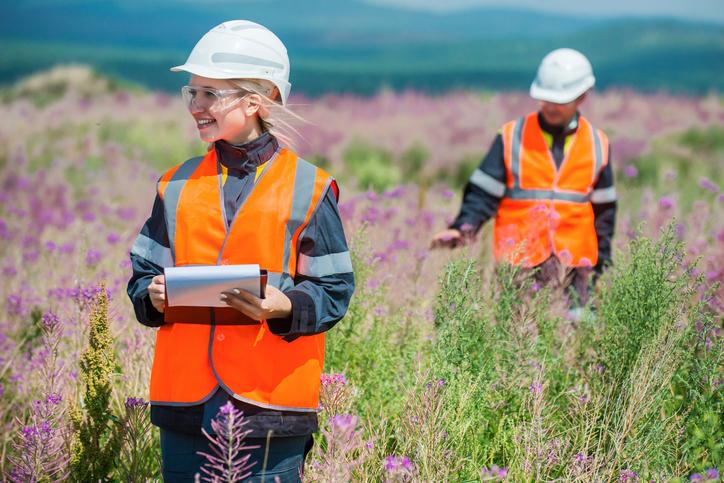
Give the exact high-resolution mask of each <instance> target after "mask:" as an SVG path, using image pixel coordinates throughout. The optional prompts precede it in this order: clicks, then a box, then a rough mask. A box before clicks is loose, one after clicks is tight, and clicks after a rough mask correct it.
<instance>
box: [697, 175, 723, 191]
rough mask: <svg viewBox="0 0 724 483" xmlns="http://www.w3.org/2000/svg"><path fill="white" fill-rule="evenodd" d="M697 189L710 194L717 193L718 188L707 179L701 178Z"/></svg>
mask: <svg viewBox="0 0 724 483" xmlns="http://www.w3.org/2000/svg"><path fill="white" fill-rule="evenodd" d="M699 187H700V188H703V189H705V190H707V191H711V192H712V193H718V192H719V187H718V186H717V185H716V183H714V182H713V181H712V180H710V179H709V178H701V179H700V180H699Z"/></svg>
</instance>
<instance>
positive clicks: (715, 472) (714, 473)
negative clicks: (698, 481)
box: [704, 468, 719, 481]
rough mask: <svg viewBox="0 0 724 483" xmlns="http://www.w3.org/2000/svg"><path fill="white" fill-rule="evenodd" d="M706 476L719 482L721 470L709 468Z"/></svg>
mask: <svg viewBox="0 0 724 483" xmlns="http://www.w3.org/2000/svg"><path fill="white" fill-rule="evenodd" d="M704 474H705V475H706V477H707V478H708V479H710V480H714V481H717V480H718V479H719V470H717V469H716V468H709V469H708V470H706V472H705V473H704Z"/></svg>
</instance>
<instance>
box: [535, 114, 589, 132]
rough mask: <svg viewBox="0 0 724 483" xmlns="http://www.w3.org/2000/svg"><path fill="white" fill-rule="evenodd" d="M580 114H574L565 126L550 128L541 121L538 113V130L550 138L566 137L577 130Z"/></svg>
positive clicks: (541, 117)
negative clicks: (550, 136)
mask: <svg viewBox="0 0 724 483" xmlns="http://www.w3.org/2000/svg"><path fill="white" fill-rule="evenodd" d="M579 116H580V113H578V112H576V114H575V115H574V116H573V118H572V119H571V120H570V122H569V123H568V124H567V125H565V126H551V125H550V124H548V123H547V122H546V120H545V119H543V115H542V114H541V113H540V112H538V124H539V125H540V128H541V129H542V130H544V131H545V132H547V133H548V134H550V135H552V136H561V135H563V136H568V135H569V134H573V133H574V132H576V129H578V117H579Z"/></svg>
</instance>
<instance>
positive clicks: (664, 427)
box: [0, 68, 724, 482]
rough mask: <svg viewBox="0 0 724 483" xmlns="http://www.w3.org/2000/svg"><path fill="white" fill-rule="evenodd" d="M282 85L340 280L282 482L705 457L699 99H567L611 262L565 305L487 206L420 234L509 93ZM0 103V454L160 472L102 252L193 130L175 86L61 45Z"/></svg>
mask: <svg viewBox="0 0 724 483" xmlns="http://www.w3.org/2000/svg"><path fill="white" fill-rule="evenodd" d="M293 104H294V106H293V108H294V109H295V111H296V112H297V113H298V114H300V115H301V116H302V117H304V118H305V119H306V120H307V121H308V122H306V123H303V124H297V129H298V131H299V136H298V138H297V139H296V140H295V147H296V149H297V150H298V151H299V152H300V153H302V154H303V155H304V156H305V157H307V158H308V159H310V160H313V161H315V162H316V163H319V164H321V165H323V166H325V167H326V168H327V169H328V170H330V171H331V172H332V173H333V174H334V175H335V176H336V177H337V178H338V179H339V181H340V186H341V199H340V212H341V215H342V218H343V221H344V224H345V230H346V233H347V238H348V240H349V241H350V245H351V250H352V253H353V262H354V266H355V271H356V277H357V284H358V289H357V292H356V294H355V297H354V299H353V303H352V306H351V307H350V310H349V313H348V315H347V316H346V317H345V319H343V320H342V321H341V322H340V323H339V324H338V325H337V326H336V327H335V328H334V329H333V330H332V331H330V333H329V334H328V338H327V361H326V368H325V375H324V376H323V379H322V412H321V413H320V423H321V426H322V430H321V432H320V434H319V435H318V437H317V439H316V441H317V444H316V445H315V449H314V451H313V453H312V454H311V457H310V458H309V459H308V460H307V468H306V472H305V479H308V480H309V481H319V482H327V481H328V482H339V481H500V480H506V481H552V480H555V481H580V482H589V481H638V480H641V481H689V480H691V481H718V480H719V473H718V472H719V471H720V470H721V469H722V465H723V464H724V463H723V462H722V452H723V450H724V448H723V447H722V446H723V441H724V426H723V425H722V414H724V407H723V405H722V389H723V381H724V378H723V376H722V332H721V331H722V314H723V313H724V310H723V309H724V289H723V288H722V285H721V283H722V282H724V190H723V189H722V187H724V101H723V100H722V98H720V97H719V96H717V95H713V94H712V95H709V96H706V97H697V98H688V97H671V96H667V95H663V94H655V95H654V94H649V95H642V94H637V93H633V92H628V91H609V92H605V93H596V94H594V95H593V96H592V97H591V98H590V99H589V100H588V101H587V103H586V104H585V105H584V108H583V112H584V114H585V115H586V116H587V117H588V118H589V119H591V120H592V121H593V123H595V124H596V125H598V126H599V127H601V128H602V129H603V130H604V131H606V132H607V133H608V135H609V137H610V138H611V144H612V156H613V163H614V166H615V171H616V175H617V186H618V192H619V198H620V201H619V217H618V224H617V234H616V238H615V241H614V245H615V254H614V257H615V260H614V261H615V264H614V267H613V268H612V269H611V270H609V271H608V272H607V273H606V274H605V275H604V276H603V277H602V279H601V280H600V282H599V284H598V286H597V290H596V293H595V296H594V297H593V300H592V302H591V303H592V305H593V307H594V308H593V309H592V311H590V312H588V315H587V316H586V317H584V318H583V319H582V320H580V321H572V320H569V319H567V318H566V316H565V313H566V312H565V310H564V307H563V306H562V303H561V297H560V294H559V293H558V292H559V291H560V290H559V289H558V288H557V287H555V286H549V287H539V286H538V285H537V284H534V283H533V282H532V280H529V279H526V277H525V276H524V274H521V273H519V272H518V271H516V270H515V269H514V268H512V267H497V268H496V267H495V266H494V264H493V262H492V259H491V253H490V252H491V251H490V247H491V244H490V236H491V229H490V227H489V226H486V227H484V229H483V230H482V231H481V234H480V236H479V237H478V240H477V241H476V242H475V243H473V244H472V245H469V246H467V247H465V248H463V249H460V250H457V251H448V250H438V251H430V250H429V247H428V245H429V240H430V237H431V236H432V234H433V233H434V232H435V231H437V230H440V229H442V228H444V227H445V226H446V223H448V222H449V221H450V220H451V219H452V218H453V217H454V216H455V214H456V213H457V209H458V207H459V202H460V188H461V186H462V184H463V183H464V182H465V180H466V179H467V177H468V176H469V174H470V172H471V171H472V169H474V167H475V166H477V164H478V163H479V161H480V159H481V157H482V155H483V154H484V153H485V151H486V149H487V147H488V146H489V144H490V142H491V141H492V139H493V137H494V135H495V132H496V130H497V128H498V127H499V126H500V125H501V124H502V123H503V122H505V121H506V120H508V119H512V118H515V117H518V116H520V115H522V114H524V113H526V112H528V111H530V110H532V109H535V104H534V103H533V102H532V101H531V100H530V99H528V97H527V96H526V95H525V94H522V93H521V94H515V93H507V94H494V93H476V92H457V93H449V94H446V95H442V96H439V97H429V96H424V95H421V94H417V93H414V92H404V93H391V92H381V93H379V94H378V95H376V96H374V97H371V98H359V97H352V96H340V95H329V96H324V97H321V98H318V99H306V98H300V97H297V98H294V99H293ZM0 110H1V111H2V117H3V119H4V121H3V123H2V126H1V127H0V186H2V189H1V190H0V199H1V202H0V240H1V241H2V243H1V244H0V271H1V273H2V285H0V314H1V316H0V424H2V427H1V428H0V452H1V455H2V456H0V474H2V475H3V479H4V480H10V481H22V482H26V481H56V480H65V479H72V480H76V481H97V480H98V479H103V480H106V479H108V480H113V481H147V480H149V479H150V480H153V479H156V480H160V476H159V460H160V450H159V447H158V434H157V431H156V429H155V428H153V427H152V426H150V424H149V422H148V411H149V409H148V405H147V403H146V401H145V400H146V399H147V397H148V395H147V392H148V378H149V372H150V364H151V360H152V354H153V342H154V331H153V329H149V328H147V327H143V326H141V325H140V324H138V323H137V322H136V321H135V318H134V315H133V310H132V307H131V305H130V302H129V301H128V298H127V296H126V294H125V286H126V282H127V280H128V278H129V276H130V263H129V261H128V252H129V249H130V247H131V245H132V243H133V240H134V239H135V237H136V234H137V233H138V230H139V228H140V226H141V224H142V223H143V222H144V220H145V218H146V217H147V216H148V214H149V213H150V208H151V203H152V201H153V193H154V186H155V181H156V180H157V178H158V176H159V175H160V173H161V172H162V171H163V170H164V169H165V168H167V167H170V166H171V165H173V164H175V163H178V162H180V161H183V160H185V159H187V158H188V157H191V156H193V155H198V154H199V153H201V152H203V150H204V146H203V145H202V143H201V142H200V141H198V140H197V137H196V130H195V127H194V125H193V123H192V122H191V120H190V117H189V116H188V114H187V113H186V111H185V109H184V107H183V106H182V104H181V101H180V99H177V98H174V97H169V96H168V95H166V94H161V93H151V92H144V91H141V90H138V89H127V90H124V89H121V88H119V87H118V86H116V85H114V84H113V83H111V82H108V81H106V80H104V79H103V78H100V77H97V76H94V75H92V74H90V73H89V72H88V71H87V70H85V69H83V68H70V69H63V70H58V71H55V72H51V73H46V74H43V75H42V76H38V77H36V78H33V79H28V80H26V81H24V82H22V83H19V84H18V85H16V86H15V87H14V88H12V89H7V90H6V91H5V92H3V93H2V104H0ZM563 275H565V274H561V276H563ZM224 417H225V418H226V419H227V420H229V419H230V420H231V421H230V424H238V423H239V421H238V419H239V415H238V414H235V413H232V414H226V415H224ZM227 422H229V421H227ZM219 481H221V480H219ZM223 481H227V479H223Z"/></svg>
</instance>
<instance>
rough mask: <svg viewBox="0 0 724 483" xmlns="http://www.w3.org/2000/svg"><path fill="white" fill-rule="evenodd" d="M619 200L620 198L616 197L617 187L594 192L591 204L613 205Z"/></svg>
mask: <svg viewBox="0 0 724 483" xmlns="http://www.w3.org/2000/svg"><path fill="white" fill-rule="evenodd" d="M617 199H618V197H617V196H616V187H615V186H611V187H610V188H604V189H600V190H593V193H592V194H591V203H611V202H613V201H616V200H617Z"/></svg>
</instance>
